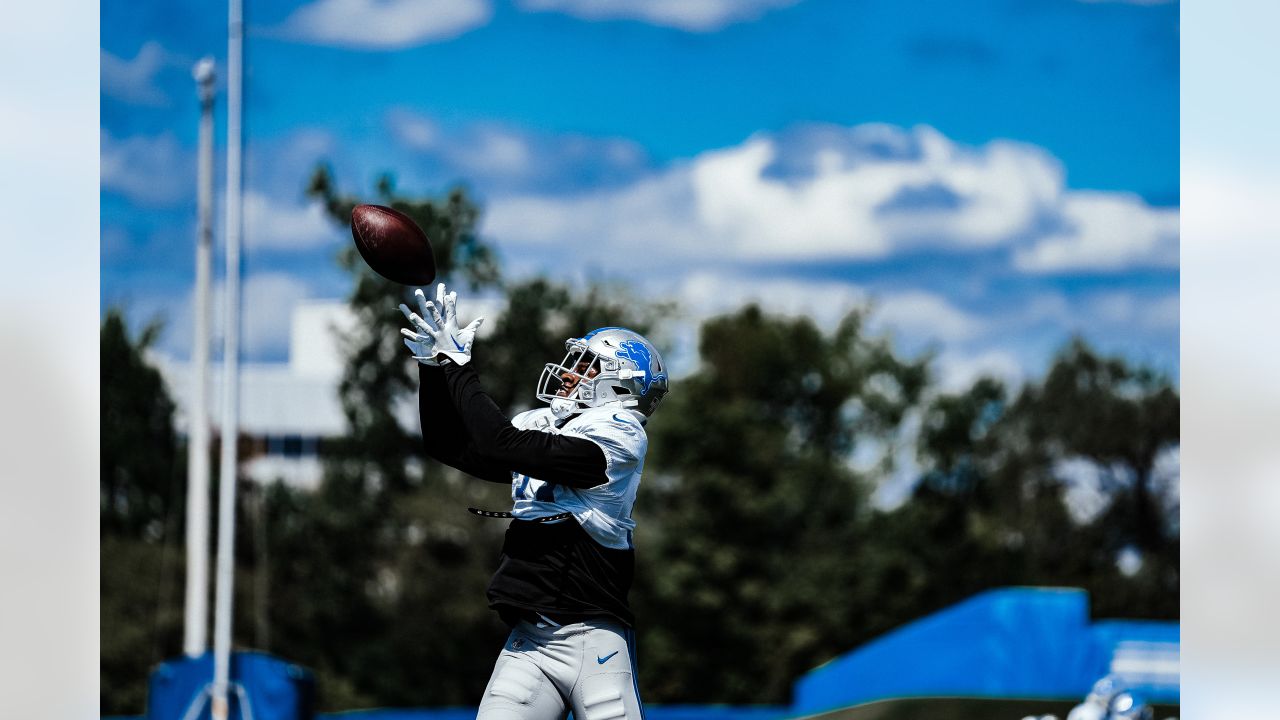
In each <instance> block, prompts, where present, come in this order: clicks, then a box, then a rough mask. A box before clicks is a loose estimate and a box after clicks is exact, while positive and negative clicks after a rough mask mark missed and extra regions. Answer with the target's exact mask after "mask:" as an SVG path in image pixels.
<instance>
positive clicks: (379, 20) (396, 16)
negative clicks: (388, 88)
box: [270, 0, 493, 50]
mask: <svg viewBox="0 0 1280 720" xmlns="http://www.w3.org/2000/svg"><path fill="white" fill-rule="evenodd" d="M492 15H493V7H492V6H491V5H490V3H489V0H315V2H312V3H309V4H307V5H303V6H302V7H300V8H298V9H297V10H295V11H293V13H292V14H291V15H289V17H287V18H285V21H284V23H283V24H282V25H281V26H280V27H279V28H276V29H275V30H272V31H270V32H271V33H272V34H275V35H279V36H282V37H286V38H289V39H292V40H300V41H303V42H309V43H314V44H316V45H331V46H335V47H346V48H359V49H365V50H395V49H400V48H406V47H412V46H415V45H423V44H426V43H430V42H437V41H441V40H448V39H451V38H454V37H457V36H459V35H461V34H463V33H465V32H468V31H470V30H474V29H475V28H477V27H480V26H482V25H484V24H485V23H487V22H488V21H489V18H490V17H492Z"/></svg>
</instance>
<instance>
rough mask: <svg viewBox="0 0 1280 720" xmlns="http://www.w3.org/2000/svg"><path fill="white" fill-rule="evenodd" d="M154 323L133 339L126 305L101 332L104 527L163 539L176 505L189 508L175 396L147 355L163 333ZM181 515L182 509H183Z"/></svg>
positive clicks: (113, 312) (116, 532)
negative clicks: (175, 425) (185, 504)
mask: <svg viewBox="0 0 1280 720" xmlns="http://www.w3.org/2000/svg"><path fill="white" fill-rule="evenodd" d="M160 330H161V326H160V325H159V323H154V322H153V323H152V324H150V325H148V326H147V327H145V328H144V329H143V330H142V332H141V333H139V335H138V337H137V338H136V339H131V338H130V337H129V334H128V328H127V327H126V325H125V321H124V316H123V314H122V313H121V311H120V310H119V309H111V310H108V311H107V314H106V317H104V318H103V320H102V329H101V332H100V347H101V350H100V352H101V367H102V371H101V380H102V402H101V405H100V406H99V407H100V414H101V420H102V465H101V493H102V494H101V509H102V532H103V533H104V534H111V535H120V536H127V537H132V538H137V539H147V540H151V541H159V540H162V539H163V538H164V536H165V533H166V530H172V529H171V528H166V527H165V523H166V522H168V521H169V519H170V516H171V513H170V510H171V509H172V508H180V507H182V504H181V503H182V502H185V501H184V500H183V496H182V493H181V491H182V484H181V483H180V482H179V480H180V478H181V474H180V472H179V469H180V468H179V465H178V461H179V456H178V440H177V433H176V431H175V430H174V428H173V410H174V404H173V401H172V400H171V399H170V398H169V393H168V391H167V389H166V388H165V386H164V381H163V380H162V379H161V377H160V373H159V371H157V370H156V369H155V368H153V367H151V366H150V365H149V364H148V363H147V361H146V359H145V358H144V355H143V354H144V353H145V352H146V350H147V348H149V347H150V346H151V344H152V343H153V342H155V340H156V338H157V337H158V336H159V334H160ZM178 517H180V514H179V515H178Z"/></svg>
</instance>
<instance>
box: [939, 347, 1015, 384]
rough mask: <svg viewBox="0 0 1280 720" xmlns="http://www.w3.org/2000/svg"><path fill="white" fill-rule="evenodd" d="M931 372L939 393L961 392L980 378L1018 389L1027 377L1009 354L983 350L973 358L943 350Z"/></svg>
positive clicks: (972, 356) (1003, 351)
mask: <svg viewBox="0 0 1280 720" xmlns="http://www.w3.org/2000/svg"><path fill="white" fill-rule="evenodd" d="M934 369H935V371H936V373H937V375H936V380H937V383H938V386H939V389H940V390H941V391H942V392H948V393H958V392H963V391H965V390H967V389H968V388H970V387H972V386H973V383H974V382H975V381H976V380H977V379H978V378H982V377H989V378H995V379H996V380H1000V381H1001V382H1003V383H1004V384H1005V385H1007V386H1009V387H1018V386H1020V385H1021V384H1022V382H1023V380H1024V379H1026V376H1027V369H1026V368H1024V367H1023V364H1022V362H1021V361H1020V360H1019V359H1018V358H1017V357H1016V356H1014V354H1013V353H1010V352H1008V351H1006V350H999V349H986V350H981V351H978V352H977V353H974V354H968V353H963V352H957V351H954V350H950V349H947V350H944V351H943V352H942V353H941V354H940V355H939V356H938V358H937V360H936V361H935V363H934Z"/></svg>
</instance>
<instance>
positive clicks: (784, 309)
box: [675, 271, 869, 330]
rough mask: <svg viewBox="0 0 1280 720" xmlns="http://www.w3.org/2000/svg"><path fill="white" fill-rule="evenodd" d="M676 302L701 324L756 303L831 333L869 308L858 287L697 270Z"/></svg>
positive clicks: (686, 280)
mask: <svg viewBox="0 0 1280 720" xmlns="http://www.w3.org/2000/svg"><path fill="white" fill-rule="evenodd" d="M675 299H677V300H678V301H679V302H680V306H681V307H682V308H684V309H685V310H686V311H691V312H692V313H693V319H695V320H698V321H701V320H703V319H705V318H708V317H711V316H713V315H720V314H723V313H729V312H733V311H734V310H736V309H738V308H740V307H742V306H743V305H746V304H747V303H756V304H757V305H759V306H760V307H761V308H762V309H763V310H764V311H765V312H768V313H770V314H775V315H785V316H789V317H800V316H804V317H809V318H812V319H813V321H814V322H815V323H817V324H818V325H819V326H820V327H822V328H825V329H828V330H830V329H833V328H835V326H836V324H837V323H839V322H840V320H841V318H843V317H844V316H845V315H847V314H848V313H849V311H851V310H853V309H855V308H859V307H864V306H866V305H867V301H868V299H869V295H868V294H867V292H866V291H865V290H863V289H861V288H859V287H857V286H856V285H851V284H848V283H842V282H812V281H805V280H799V279H778V280H774V279H767V278H758V277H736V276H733V275H726V274H720V273H713V272H705V271H702V272H698V271H695V272H693V273H690V274H689V275H687V276H685V277H684V279H683V280H682V281H681V283H680V285H679V287H678V289H677V290H676V291H675Z"/></svg>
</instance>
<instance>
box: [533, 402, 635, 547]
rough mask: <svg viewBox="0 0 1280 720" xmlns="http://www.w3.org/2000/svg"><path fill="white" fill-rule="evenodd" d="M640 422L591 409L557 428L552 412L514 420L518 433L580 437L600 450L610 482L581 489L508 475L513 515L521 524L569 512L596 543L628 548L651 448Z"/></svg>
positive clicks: (624, 413) (629, 414)
mask: <svg viewBox="0 0 1280 720" xmlns="http://www.w3.org/2000/svg"><path fill="white" fill-rule="evenodd" d="M643 417H644V416H643V415H640V414H639V413H636V412H633V411H631V410H625V409H620V408H608V407H599V408H589V409H587V410H585V411H583V412H582V413H579V414H578V415H575V416H574V417H573V418H572V419H570V420H569V422H567V423H565V425H564V426H563V427H560V428H557V427H556V424H555V423H556V419H555V415H553V414H552V413H551V408H535V409H533V410H529V411H526V412H522V413H520V414H519V415H517V416H515V418H514V419H512V421H511V424H512V425H514V426H515V427H516V429H518V430H541V431H542V432H549V433H553V434H556V435H570V436H574V437H581V438H586V439H587V440H590V441H591V442H593V443H595V444H596V445H599V446H600V449H601V450H603V451H604V457H605V463H606V469H605V474H606V475H607V476H608V478H609V480H608V482H606V483H605V484H603V485H597V486H596V487H593V488H585V489H584V488H573V487H569V486H567V485H557V484H555V483H554V482H547V481H546V480H543V479H541V478H532V477H529V476H528V475H524V474H521V473H512V474H511V499H512V501H513V506H512V509H511V514H512V515H513V516H514V517H516V518H518V519H520V520H535V519H537V518H541V517H548V516H550V515H558V514H560V513H565V512H567V513H572V514H573V517H574V518H575V519H576V520H577V521H578V524H579V525H581V526H582V528H583V529H584V530H586V531H587V534H588V535H590V536H591V538H592V539H593V540H595V541H596V542H598V543H600V544H601V545H603V546H605V547H608V548H615V549H618V550H625V549H627V548H630V547H631V531H632V529H633V528H635V526H636V524H635V523H634V522H633V521H632V520H631V508H632V506H633V505H635V501H636V491H637V490H639V488H640V473H641V472H642V471H643V470H644V454H645V451H647V450H648V449H649V438H648V436H647V435H646V434H645V432H644V424H643V421H642V418H643ZM552 480H554V478H553V479H552Z"/></svg>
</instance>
